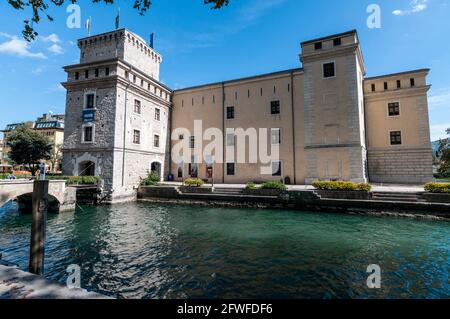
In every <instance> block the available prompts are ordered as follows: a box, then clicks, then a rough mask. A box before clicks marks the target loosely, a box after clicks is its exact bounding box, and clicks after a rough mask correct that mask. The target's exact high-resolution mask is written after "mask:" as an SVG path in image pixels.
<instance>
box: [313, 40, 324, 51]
mask: <svg viewBox="0 0 450 319" xmlns="http://www.w3.org/2000/svg"><path fill="white" fill-rule="evenodd" d="M320 49H322V42H316V43H314V50H320Z"/></svg>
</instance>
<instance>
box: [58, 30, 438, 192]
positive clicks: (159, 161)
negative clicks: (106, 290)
mask: <svg viewBox="0 0 450 319" xmlns="http://www.w3.org/2000/svg"><path fill="white" fill-rule="evenodd" d="M78 46H79V48H80V51H81V57H80V63H79V64H76V65H72V66H67V67H65V70H66V72H67V73H68V79H67V81H66V82H65V83H63V85H64V87H65V88H66V89H67V101H66V102H67V104H66V135H65V142H64V149H63V154H64V159H63V168H64V174H66V175H82V174H88V175H99V176H102V177H103V178H104V181H105V190H106V191H108V192H110V194H111V197H112V200H120V199H125V198H126V197H129V196H133V194H134V193H135V188H136V187H137V185H138V184H139V182H140V179H142V178H143V177H145V176H146V175H147V174H148V172H150V171H158V172H160V174H161V176H162V177H164V178H167V177H168V176H169V175H170V176H171V177H173V179H174V180H176V181H182V180H184V179H186V178H189V177H198V178H201V179H204V180H206V181H210V182H212V181H214V182H215V183H247V182H250V181H257V182H259V181H261V182H262V181H268V180H283V181H284V182H286V183H290V184H309V183H311V182H313V181H315V180H350V181H355V182H368V181H371V182H377V183H424V182H426V181H429V180H431V179H432V151H431V143H430V132H429V119H428V104H427V92H428V90H429V88H430V86H429V85H428V84H427V82H426V77H427V75H428V72H429V70H428V69H421V70H414V71H409V72H402V73H396V74H390V75H384V76H378V77H373V78H366V77H365V74H366V69H365V65H364V59H363V55H362V52H361V47H360V43H359V39H358V35H357V32H356V31H355V30H353V31H349V32H346V33H341V34H336V35H332V36H327V37H324V38H320V39H315V40H311V41H307V42H303V43H302V44H301V54H300V60H301V62H302V67H301V68H297V69H292V70H286V71H281V72H276V73H270V74H264V75H259V76H254V77H248V78H242V79H236V80H231V81H224V82H219V83H212V84H207V85H201V86H196V87H191V88H186V89H181V90H175V91H172V90H171V89H169V88H168V87H166V86H165V85H163V84H162V83H161V82H160V81H159V66H160V63H161V62H162V58H161V56H160V54H158V53H157V52H156V51H155V50H154V49H153V48H150V47H149V46H148V45H147V44H146V43H145V41H144V40H142V39H141V38H140V37H139V36H137V35H135V34H133V33H132V32H130V31H128V30H126V29H121V30H116V31H113V32H109V33H105V34H101V35H97V36H91V37H88V38H85V39H81V40H79V41H78ZM197 121H201V124H202V126H201V130H202V131H201V132H200V133H204V132H206V131H207V130H208V129H209V128H218V129H220V131H221V132H222V136H221V137H220V139H221V140H222V141H221V142H222V143H221V145H222V149H221V151H222V152H218V153H217V152H216V153H215V155H214V156H211V157H210V158H209V159H205V158H202V159H201V160H200V161H199V160H198V156H195V155H193V156H190V158H191V159H190V160H186V158H183V159H179V158H174V157H173V155H172V153H171V150H172V148H173V147H174V146H175V145H176V144H178V143H184V142H186V141H188V143H189V144H190V147H191V148H195V147H196V146H197V145H195V144H199V143H200V144H201V146H203V147H204V148H205V147H207V146H208V143H209V142H210V141H208V140H207V139H203V138H201V137H202V135H200V138H199V137H198V136H197V135H196V134H194V133H190V134H189V136H185V134H173V132H176V131H177V129H180V128H183V129H185V130H186V132H195V130H196V128H195V123H196V122H197ZM252 128H256V129H258V128H267V129H268V131H269V133H268V136H267V141H264V142H263V143H266V142H267V143H266V144H267V147H268V148H269V149H270V148H273V147H274V145H276V146H277V147H278V149H279V157H278V158H277V159H276V160H273V161H271V163H270V166H271V168H272V174H262V173H261V172H262V170H261V169H262V166H265V165H267V163H262V162H259V161H257V162H252V163H247V162H245V163H242V162H240V161H237V160H236V159H235V157H233V156H234V155H233V154H234V151H235V148H236V147H237V146H236V143H235V142H233V136H229V134H227V132H228V131H229V130H236V129H243V130H244V131H247V130H250V129H252ZM249 152H250V151H248V152H247V154H246V155H245V156H246V157H250V156H251V154H248V153H249ZM218 154H220V158H218ZM212 158H213V159H212Z"/></svg>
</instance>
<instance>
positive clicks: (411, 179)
mask: <svg viewBox="0 0 450 319" xmlns="http://www.w3.org/2000/svg"><path fill="white" fill-rule="evenodd" d="M368 165H369V178H370V181H371V182H372V183H407V184H423V183H426V182H430V181H432V180H433V171H432V151H431V149H404V148H399V149H384V150H369V152H368Z"/></svg>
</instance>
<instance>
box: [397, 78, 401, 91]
mask: <svg viewBox="0 0 450 319" xmlns="http://www.w3.org/2000/svg"><path fill="white" fill-rule="evenodd" d="M401 88H402V82H401V81H400V80H397V89H401Z"/></svg>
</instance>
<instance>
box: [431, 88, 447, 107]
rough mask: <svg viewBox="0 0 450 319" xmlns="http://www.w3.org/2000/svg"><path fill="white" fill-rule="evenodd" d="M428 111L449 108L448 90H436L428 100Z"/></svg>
mask: <svg viewBox="0 0 450 319" xmlns="http://www.w3.org/2000/svg"><path fill="white" fill-rule="evenodd" d="M428 104H429V105H430V109H437V108H441V107H447V108H450V88H448V89H441V90H438V91H437V92H436V93H433V94H432V95H431V96H430V97H429V98H428Z"/></svg>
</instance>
